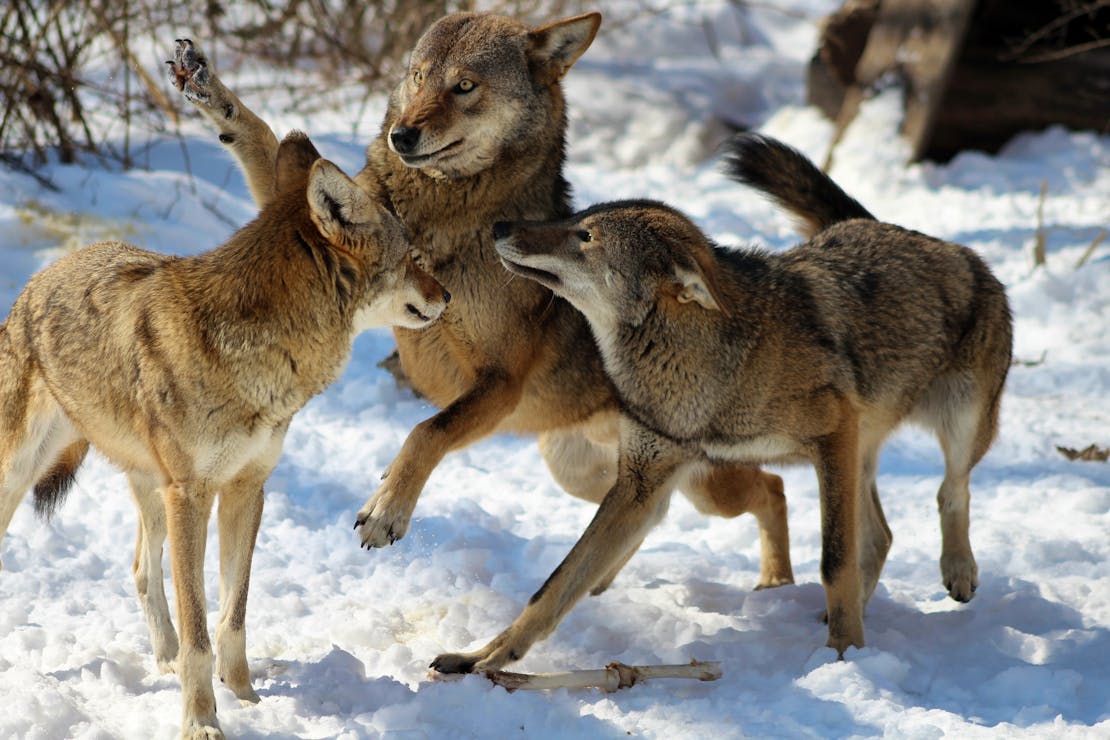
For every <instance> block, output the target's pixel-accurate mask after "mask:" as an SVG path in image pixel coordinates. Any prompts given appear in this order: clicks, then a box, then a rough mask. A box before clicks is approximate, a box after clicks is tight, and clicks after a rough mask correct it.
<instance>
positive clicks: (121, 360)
mask: <svg viewBox="0 0 1110 740" xmlns="http://www.w3.org/2000/svg"><path fill="white" fill-rule="evenodd" d="M272 180H273V191H272V195H271V198H270V205H269V206H267V207H266V208H264V209H263V211H262V213H261V214H260V216H259V217H258V219H256V220H255V221H254V222H252V223H251V224H249V225H248V226H246V227H245V228H243V229H242V230H241V231H239V232H238V233H237V234H235V235H234V236H233V237H232V238H231V240H230V241H229V242H227V243H226V244H224V245H223V246H221V247H219V248H218V249H215V250H213V251H211V252H208V253H205V254H201V255H199V256H196V257H170V256H165V255H161V254H155V253H153V252H147V251H144V250H141V249H139V248H137V247H134V246H131V245H129V244H123V243H120V242H100V243H97V244H93V245H91V246H88V247H86V248H84V249H82V250H80V251H78V252H76V253H74V254H71V255H68V256H66V257H63V258H61V259H60V260H58V261H57V262H55V263H54V264H52V265H51V266H49V267H47V268H46V269H45V270H43V271H41V272H39V273H38V274H36V275H35V276H33V277H32V278H31V280H30V281H29V282H28V284H27V287H26V288H25V289H24V290H23V292H22V293H21V294H20V295H19V297H18V298H17V299H16V302H15V305H14V306H13V307H12V310H11V313H10V315H9V316H8V318H7V321H6V322H5V323H4V324H3V325H2V326H0V536H2V535H3V533H4V532H5V531H6V529H7V526H8V524H9V522H10V520H11V515H12V513H13V511H14V510H15V507H16V506H17V505H18V503H19V501H20V499H21V498H22V497H23V495H24V493H25V492H26V490H27V489H28V487H30V486H32V485H35V486H36V499H38V498H39V497H46V498H49V497H51V496H57V495H60V493H61V490H62V489H63V488H64V487H63V486H61V485H60V484H59V481H61V480H63V479H65V478H67V477H71V476H72V473H73V471H75V470H76V468H77V466H78V465H80V462H81V460H82V459H83V458H84V455H85V452H86V451H87V449H88V445H89V443H92V444H93V445H94V446H95V447H96V448H97V449H99V450H100V451H101V452H103V453H104V454H105V455H106V456H107V457H108V458H109V459H110V460H112V461H113V462H114V463H116V464H117V465H119V466H120V467H122V468H123V469H124V470H125V471H126V472H127V475H128V480H129V483H130V487H131V493H132V495H133V496H134V498H135V501H136V504H137V506H138V509H139V534H138V538H137V543H136V547H135V562H134V571H135V585H136V588H137V590H138V592H139V598H140V602H141V603H142V606H143V610H144V611H145V613H146V616H147V621H148V624H149V626H150V632H151V642H152V645H153V647H154V653H155V658H156V660H157V662H158V666H159V668H160V669H162V670H163V671H170V670H173V669H174V668H175V667H176V670H177V672H178V674H179V676H180V679H181V686H182V693H183V697H184V703H183V726H182V734H183V735H184V736H187V737H213V736H219V735H220V732H219V724H218V723H217V721H216V704H215V698H214V695H213V692H212V651H211V647H210V643H209V638H208V629H207V625H206V614H207V609H206V605H205V597H204V577H203V576H204V573H203V563H204V550H205V538H206V534H207V523H208V518H209V513H210V511H211V508H212V506H213V504H214V502H215V499H216V497H217V495H218V496H219V510H218V514H217V516H218V523H219V533H220V537H219V541H220V618H219V624H218V626H217V628H216V653H217V661H216V670H217V673H218V674H219V676H220V678H221V679H222V680H223V681H224V682H225V683H226V684H227V685H228V686H229V687H230V688H231V689H232V691H234V692H235V695H236V696H237V697H239V699H241V700H242V701H245V702H256V701H258V696H257V695H256V694H255V692H254V690H253V689H252V688H251V685H250V674H249V670H248V667H247V659H246V650H245V635H244V620H245V612H246V600H247V587H248V582H249V576H250V562H251V555H252V552H253V549H254V542H255V536H256V534H257V532H258V524H259V521H260V518H261V516H262V485H263V483H264V482H265V480H266V478H267V477H268V476H269V474H270V471H271V470H272V469H273V467H274V465H275V464H276V462H277V460H278V457H279V455H280V453H281V443H282V439H283V437H284V435H285V431H286V429H287V427H288V425H289V421H290V419H291V417H292V416H293V414H294V413H295V412H296V411H297V410H298V409H300V408H301V407H302V406H303V405H304V404H305V402H306V401H308V399H309V398H311V397H312V396H313V395H314V394H316V393H318V392H319V391H320V390H322V389H323V388H324V386H326V385H327V384H328V383H330V382H331V381H332V380H334V379H335V378H336V377H337V376H338V375H339V373H340V371H341V370H342V368H343V365H344V363H345V362H346V360H347V357H348V355H349V353H350V346H351V342H352V340H353V339H354V336H355V335H356V334H357V333H358V331H359V330H360V329H362V328H365V327H367V326H385V325H389V324H394V323H400V324H406V325H408V326H411V327H414V328H415V327H419V326H423V325H426V324H427V323H429V322H430V321H432V320H434V319H435V318H437V317H438V316H439V314H440V313H441V312H442V311H443V309H444V307H445V306H446V302H447V296H446V295H445V293H444V291H443V289H442V287H440V286H439V285H438V283H436V282H435V281H434V280H433V279H432V278H431V277H430V276H429V275H428V274H427V273H425V272H424V271H423V270H421V269H420V268H419V267H417V266H416V265H415V263H414V262H413V260H412V257H411V255H410V253H409V252H410V244H409V241H408V239H407V237H406V233H405V230H404V228H403V226H402V225H401V223H400V222H399V221H398V220H397V219H396V218H395V217H393V216H392V215H390V214H389V213H388V212H386V211H384V210H383V209H382V208H380V206H378V205H377V204H376V203H375V202H374V201H372V200H371V199H370V198H369V197H367V196H366V194H365V193H364V192H363V191H362V190H360V189H359V188H358V187H357V186H356V185H355V184H354V183H353V182H352V181H351V180H350V179H348V178H347V177H346V175H344V174H343V173H342V172H340V171H339V169H338V168H336V167H335V165H333V164H331V163H330V162H327V161H324V160H319V159H318V155H317V154H316V150H315V149H314V148H313V146H312V144H311V143H310V142H309V141H308V139H307V138H305V137H304V135H303V134H293V135H290V136H289V137H287V139H286V141H285V142H283V143H282V144H281V146H280V148H279V149H278V150H277V153H276V155H275V175H274V176H273V177H272ZM46 503H47V504H48V505H47V506H46V507H45V508H47V509H48V508H49V504H51V502H50V501H47V502H46ZM167 536H168V538H169V543H170V564H171V567H172V569H173V573H174V586H175V590H176V596H177V611H178V627H179V629H180V632H181V643H180V649H179V646H178V638H177V635H176V634H175V632H174V628H173V624H172V622H171V620H170V615H169V610H168V607H167V603H166V597H165V593H164V590H163V584H162V545H163V542H164V541H165V539H166V538H167ZM175 660H176V666H175Z"/></svg>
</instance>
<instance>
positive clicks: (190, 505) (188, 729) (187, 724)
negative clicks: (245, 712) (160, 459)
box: [163, 482, 223, 738]
mask: <svg viewBox="0 0 1110 740" xmlns="http://www.w3.org/2000/svg"><path fill="white" fill-rule="evenodd" d="M163 497H164V500H165V504H166V522H167V524H168V527H167V530H168V534H169V541H170V569H171V570H172V571H173V585H174V592H175V594H176V596H177V623H178V626H179V627H180V629H181V645H180V648H179V650H178V656H177V675H178V677H179V678H180V679H181V699H182V706H181V736H182V737H185V738H222V737H223V733H222V732H221V731H220V723H219V721H217V719H216V697H215V695H214V694H213V692H212V644H211V642H209V639H208V624H207V621H208V613H207V609H206V606H205V604H206V602H205V598H204V546H205V539H206V538H207V535H208V516H209V514H210V513H211V511H212V502H213V500H214V498H215V492H214V491H211V490H209V489H207V488H206V487H205V486H204V485H203V484H200V483H191V484H190V485H182V484H181V483H179V482H174V483H172V484H171V485H169V486H166V488H165V489H164V491H163Z"/></svg>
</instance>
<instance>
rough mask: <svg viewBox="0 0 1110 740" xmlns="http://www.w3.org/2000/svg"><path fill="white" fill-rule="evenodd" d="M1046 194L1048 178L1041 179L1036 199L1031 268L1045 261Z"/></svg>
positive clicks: (1046, 238) (1039, 265)
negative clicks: (1034, 234)
mask: <svg viewBox="0 0 1110 740" xmlns="http://www.w3.org/2000/svg"><path fill="white" fill-rule="evenodd" d="M1047 194H1048V180H1041V197H1040V200H1038V201H1037V231H1036V236H1035V237H1034V241H1033V268H1034V269H1036V268H1038V267H1041V266H1042V265H1044V263H1045V243H1046V242H1047V240H1048V237H1047V236H1045V229H1044V200H1045V196H1046V195H1047Z"/></svg>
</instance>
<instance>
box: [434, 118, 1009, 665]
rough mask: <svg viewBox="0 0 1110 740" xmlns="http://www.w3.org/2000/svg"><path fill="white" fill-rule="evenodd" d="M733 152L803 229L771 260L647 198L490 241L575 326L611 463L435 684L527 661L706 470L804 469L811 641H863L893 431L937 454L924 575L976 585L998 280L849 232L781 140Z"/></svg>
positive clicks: (885, 234) (511, 229)
mask: <svg viewBox="0 0 1110 740" xmlns="http://www.w3.org/2000/svg"><path fill="white" fill-rule="evenodd" d="M733 155H734V156H733V159H732V161H731V163H730V168H729V169H730V172H731V174H732V175H733V176H734V177H736V178H737V179H739V180H742V181H746V182H750V183H756V184H758V185H760V187H764V188H766V191H767V192H768V193H769V194H770V195H772V196H773V197H775V198H777V199H778V200H779V201H780V202H781V203H782V204H783V205H785V206H786V207H787V208H788V209H790V210H792V211H793V212H794V213H795V214H796V215H797V216H799V217H801V218H802V219H803V220H805V221H806V222H807V223H809V224H811V225H812V227H813V229H814V230H815V231H817V232H818V233H817V234H816V235H815V236H814V237H813V238H812V239H810V240H809V241H808V242H806V243H803V244H800V245H798V246H796V247H794V248H793V249H790V250H788V251H786V252H783V253H780V254H767V253H763V252H759V251H753V250H740V251H728V250H724V249H721V248H719V247H716V246H715V245H714V244H713V243H712V242H710V241H709V239H707V238H706V237H705V235H703V234H702V233H701V231H699V230H698V229H697V228H696V227H695V226H694V225H693V224H692V223H691V222H690V221H689V219H687V218H686V217H685V216H683V215H682V214H681V213H680V212H678V211H676V210H674V209H672V208H670V207H668V206H665V205H663V204H661V203H656V202H652V201H627V202H621V203H609V204H604V205H599V206H595V207H593V208H590V209H587V210H585V211H583V212H581V213H579V214H576V215H575V216H573V217H571V218H568V219H565V220H562V221H557V222H552V223H517V224H498V225H497V226H496V227H495V229H496V231H497V233H498V236H499V237H500V238H499V240H498V242H497V248H498V251H499V252H500V253H501V255H502V257H503V259H504V260H505V264H506V266H507V267H508V268H509V269H510V270H512V271H513V272H515V273H517V274H518V275H521V276H524V277H528V278H531V279H533V280H536V281H539V282H541V283H542V284H544V285H546V286H548V287H550V288H551V289H552V290H554V291H555V292H556V293H558V294H560V295H562V296H564V297H566V298H567V299H568V300H569V301H570V302H571V303H573V304H574V305H575V306H577V307H578V308H579V309H581V310H582V312H583V313H584V314H585V316H586V317H587V319H588V320H589V321H590V325H591V327H592V328H593V331H594V335H595V336H596V337H597V340H598V343H599V345H600V347H601V353H602V356H603V358H604V361H605V367H606V369H607V371H608V372H609V374H610V376H611V377H612V379H613V383H614V385H615V387H616V392H617V394H618V395H619V397H620V399H621V408H622V411H623V415H622V420H621V442H620V452H621V454H620V471H619V474H618V478H617V482H616V484H615V485H614V486H613V488H612V490H610V491H609V492H608V493H607V494H606V496H605V499H604V500H603V501H602V503H601V506H600V507H599V509H598V512H597V515H596V516H595V517H594V520H593V521H592V522H591V523H590V525H589V527H588V528H587V529H586V532H585V533H584V534H583V536H582V538H581V539H580V540H579V541H578V543H577V544H576V545H575V546H574V548H573V549H572V550H571V552H570V554H569V555H568V556H567V557H566V559H565V560H564V561H563V562H562V563H561V564H560V565H559V567H558V568H557V569H556V570H555V572H554V573H553V574H552V575H551V577H550V578H549V579H548V581H547V583H545V584H544V585H543V587H542V588H541V589H540V590H539V591H538V592H537V593H536V594H535V596H533V597H532V600H531V601H530V602H529V604H528V606H527V607H525V609H524V611H523V613H522V614H521V615H520V616H519V617H518V618H517V620H516V621H515V622H513V624H512V625H511V626H510V627H509V628H508V629H507V630H506V631H505V632H503V633H502V634H501V635H499V636H498V637H497V638H495V639H494V640H493V641H492V642H490V643H489V644H488V645H486V646H485V647H483V648H482V649H480V650H477V651H475V652H472V653H467V654H451V655H443V656H440V657H439V658H437V659H436V662H435V663H434V664H433V665H434V666H435V667H436V668H438V669H439V670H441V671H453V672H457V671H470V670H474V671H484V670H491V669H497V668H500V667H501V666H503V665H505V664H506V663H508V662H510V661H512V660H516V659H518V658H520V657H521V656H523V655H524V653H525V652H526V651H527V650H528V648H529V647H530V646H531V645H532V644H533V643H534V642H535V641H536V640H538V639H541V638H543V637H544V636H545V635H547V634H548V633H549V632H551V631H552V630H553V629H554V628H555V626H556V625H557V624H558V622H559V620H560V619H561V618H562V616H563V615H564V614H565V613H566V612H567V611H569V609H570V608H571V607H572V606H573V605H574V603H575V602H576V601H577V599H578V598H580V597H581V596H582V595H583V594H584V593H585V592H586V591H587V590H588V589H589V588H591V587H592V586H593V585H594V583H595V582H596V581H595V579H596V577H597V573H598V571H599V569H601V570H604V569H605V568H606V567H608V566H609V565H611V564H613V563H617V562H619V561H620V560H621V559H622V558H624V557H626V555H627V553H628V552H629V551H630V550H631V548H633V547H634V546H635V544H636V543H637V542H639V540H640V539H641V538H642V537H643V535H644V533H645V532H646V531H647V529H648V528H649V527H650V526H651V524H652V523H653V521H655V519H656V518H657V517H658V515H659V511H660V510H661V509H663V508H664V507H665V506H666V501H667V498H668V492H669V491H670V488H671V485H672V484H673V482H674V481H675V480H681V479H682V478H684V477H685V476H688V475H690V474H691V473H692V472H694V473H696V472H697V471H700V470H702V469H704V467H705V465H706V463H707V461H713V460H728V461H739V462H744V463H761V462H796V461H809V462H812V463H813V464H814V465H815V466H816V469H817V474H818V479H819V486H820V497H821V517H822V520H821V522H822V557H821V575H822V580H823V582H824V584H825V590H826V597H827V602H828V611H827V614H828V622H829V641H828V644H829V646H830V647H833V648H835V649H836V650H837V652H838V653H839V654H841V655H843V653H844V651H845V649H847V648H848V646H850V645H855V646H857V647H862V646H863V644H864V636H863V607H864V604H865V603H866V601H867V600H868V598H869V597H870V595H871V593H872V591H873V590H874V588H875V584H876V582H877V581H878V578H879V573H880V571H881V569H882V565H883V561H884V559H885V558H886V554H887V551H888V550H889V548H890V543H891V534H890V530H889V528H888V527H887V523H886V520H885V518H884V516H883V511H882V508H881V506H880V504H879V497H878V491H877V489H876V486H875V476H876V468H877V462H878V454H879V448H880V446H881V445H882V442H883V440H884V439H885V438H886V437H887V435H888V434H890V432H891V431H892V430H893V429H894V428H895V427H896V426H898V424H899V423H901V422H902V421H905V420H913V421H915V422H918V423H920V424H923V425H925V426H926V427H928V428H930V429H932V430H933V431H934V432H935V433H936V434H937V437H938V439H939V440H940V444H941V447H942V449H943V451H944V458H945V476H944V482H943V483H942V485H941V488H940V493H939V495H938V501H939V505H940V519H941V531H942V534H943V542H944V544H943V549H942V552H941V558H940V566H941V573H942V577H943V579H944V583H945V585H946V587H947V588H948V591H949V594H950V595H951V596H952V598H954V599H957V600H959V601H967V600H968V599H970V598H971V596H972V594H973V593H974V591H975V587H976V585H977V582H978V574H977V569H976V565H975V559H974V558H973V556H972V553H971V544H970V541H969V539H968V500H969V493H968V478H969V475H970V473H971V469H972V467H973V466H974V465H975V464H976V463H977V462H978V461H979V459H980V458H981V457H982V456H983V454H984V453H985V452H986V451H987V448H988V447H989V445H990V443H991V441H992V439H993V438H994V435H995V431H996V429H997V418H998V405H999V397H1000V395H1001V393H1002V386H1003V382H1004V381H1005V378H1006V373H1007V370H1008V368H1009V365H1010V344H1011V320H1010V311H1009V308H1008V305H1007V301H1006V296H1005V292H1004V290H1003V287H1002V285H1001V284H1000V283H999V282H998V280H996V279H995V278H994V277H993V275H991V272H990V270H989V269H988V267H987V265H986V264H984V262H983V261H982V260H981V259H980V258H979V257H978V256H976V255H975V254H974V253H973V252H972V251H971V250H969V249H967V248H966V247H962V246H959V245H956V244H951V243H948V242H943V241H940V240H938V239H933V238H931V237H928V236H924V235H922V234H919V233H916V232H913V231H908V230H906V229H903V228H899V227H898V226H892V225H890V224H884V223H879V222H877V221H875V220H873V219H870V218H859V217H860V216H867V215H868V214H867V212H866V211H865V210H864V209H863V208H862V206H860V205H859V204H858V203H855V201H853V200H851V199H850V198H849V197H848V196H847V195H845V194H844V193H843V192H841V191H840V189H839V188H837V187H836V185H835V184H834V183H833V182H832V181H831V180H829V179H828V178H827V177H826V176H825V175H824V174H822V173H821V172H820V171H819V170H817V169H816V168H815V167H814V166H813V165H812V164H811V163H810V162H809V161H808V160H806V159H805V158H804V157H803V156H802V155H801V154H799V153H797V152H796V151H794V150H792V149H790V148H788V147H786V146H783V145H781V144H778V143H777V142H773V141H771V140H769V139H765V138H761V137H756V136H746V137H741V138H739V139H738V140H737V141H736V143H735V144H734V145H733ZM814 194H817V197H816V199H815V198H814Z"/></svg>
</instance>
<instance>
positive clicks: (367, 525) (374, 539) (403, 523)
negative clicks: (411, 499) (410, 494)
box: [355, 481, 412, 550]
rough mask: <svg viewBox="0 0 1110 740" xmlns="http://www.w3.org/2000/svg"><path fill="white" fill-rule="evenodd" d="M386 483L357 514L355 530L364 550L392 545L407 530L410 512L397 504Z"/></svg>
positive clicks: (395, 497) (407, 508)
mask: <svg viewBox="0 0 1110 740" xmlns="http://www.w3.org/2000/svg"><path fill="white" fill-rule="evenodd" d="M397 499H398V497H397V496H396V495H394V494H393V493H392V488H391V487H390V484H389V482H388V481H387V482H386V483H385V484H384V485H382V487H381V488H379V489H378V492H377V493H375V494H374V496H373V498H371V499H370V501H368V502H367V504H366V506H363V507H362V509H361V510H359V512H358V518H357V519H356V520H355V529H357V530H358V536H359V538H360V539H361V540H362V546H363V547H365V548H366V549H368V550H369V549H370V548H372V547H385V546H387V545H392V544H393V543H394V542H396V541H397V540H399V539H401V538H402V537H404V536H405V533H406V532H407V531H408V530H409V519H410V518H411V517H412V511H411V509H410V508H409V507H406V506H404V505H403V504H400V503H398V502H397Z"/></svg>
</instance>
